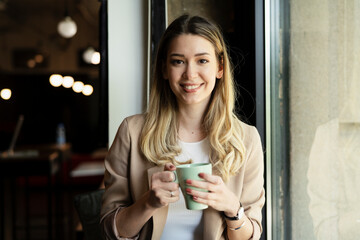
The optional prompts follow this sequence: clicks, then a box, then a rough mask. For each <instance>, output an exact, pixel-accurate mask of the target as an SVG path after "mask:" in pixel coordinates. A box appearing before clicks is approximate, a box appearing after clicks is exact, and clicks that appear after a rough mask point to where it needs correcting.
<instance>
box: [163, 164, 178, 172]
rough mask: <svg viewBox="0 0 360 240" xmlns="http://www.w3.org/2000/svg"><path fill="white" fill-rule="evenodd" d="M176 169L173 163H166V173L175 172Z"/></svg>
mask: <svg viewBox="0 0 360 240" xmlns="http://www.w3.org/2000/svg"><path fill="white" fill-rule="evenodd" d="M175 170H176V167H175V165H174V164H172V163H165V166H164V171H175Z"/></svg>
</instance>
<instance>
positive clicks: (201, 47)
mask: <svg viewBox="0 0 360 240" xmlns="http://www.w3.org/2000/svg"><path fill="white" fill-rule="evenodd" d="M174 53H176V54H182V55H193V54H198V53H208V54H210V55H214V56H215V48H214V46H213V44H212V43H211V42H210V41H209V40H207V39H206V38H204V37H201V36H199V35H193V34H181V35H179V36H177V37H175V38H174V39H172V40H171V41H170V44H169V48H168V55H170V54H174Z"/></svg>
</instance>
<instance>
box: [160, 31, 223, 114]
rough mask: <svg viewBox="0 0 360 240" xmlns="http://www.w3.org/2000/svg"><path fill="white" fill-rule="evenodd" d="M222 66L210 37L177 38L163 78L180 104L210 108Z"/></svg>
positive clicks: (168, 55)
mask: <svg viewBox="0 0 360 240" xmlns="http://www.w3.org/2000/svg"><path fill="white" fill-rule="evenodd" d="M222 73H223V71H222V67H221V66H220V65H219V61H218V60H217V57H216V55H215V49H214V47H213V45H212V43H211V42H209V41H208V40H207V39H205V38H203V37H200V36H197V35H191V34H182V35H180V36H178V37H176V38H174V39H173V40H172V41H171V42H170V45H169V49H168V52H167V57H166V63H165V65H164V69H163V77H164V79H167V80H168V81H169V84H170V88H171V90H172V91H173V93H174V94H175V96H176V99H177V103H178V106H179V107H180V108H181V107H186V106H188V105H192V106H200V107H202V108H204V109H205V108H206V106H207V104H208V103H209V100H210V97H211V93H212V91H213V90H214V87H215V83H216V78H221V77H222Z"/></svg>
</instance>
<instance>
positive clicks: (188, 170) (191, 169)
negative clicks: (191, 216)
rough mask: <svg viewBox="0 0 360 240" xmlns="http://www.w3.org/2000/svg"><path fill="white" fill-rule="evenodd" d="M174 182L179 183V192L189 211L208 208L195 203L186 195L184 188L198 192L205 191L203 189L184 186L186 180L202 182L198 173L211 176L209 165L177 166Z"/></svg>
mask: <svg viewBox="0 0 360 240" xmlns="http://www.w3.org/2000/svg"><path fill="white" fill-rule="evenodd" d="M173 172H174V174H175V180H174V182H176V183H179V185H180V188H181V191H182V193H183V195H184V198H185V204H186V208H187V209H190V210H201V209H206V208H208V206H207V205H205V204H202V203H198V202H195V201H194V200H193V198H192V196H191V195H188V194H187V193H186V188H191V189H195V190H198V191H205V190H203V189H199V188H195V187H191V186H188V185H187V184H186V180H187V179H191V180H198V181H204V180H203V179H201V178H200V177H199V173H207V174H212V166H211V163H191V164H184V165H179V166H177V167H176V171H173Z"/></svg>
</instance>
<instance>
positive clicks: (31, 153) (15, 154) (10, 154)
mask: <svg viewBox="0 0 360 240" xmlns="http://www.w3.org/2000/svg"><path fill="white" fill-rule="evenodd" d="M23 123H24V115H20V116H19V119H18V121H17V123H16V128H15V132H14V134H13V136H12V138H11V142H10V146H9V149H8V150H7V151H4V152H2V153H1V157H2V158H19V157H24V158H28V157H37V156H39V151H38V150H33V149H29V150H20V151H19V150H16V151H14V148H15V145H16V142H17V139H18V137H19V134H20V131H21V128H22V125H23Z"/></svg>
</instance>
